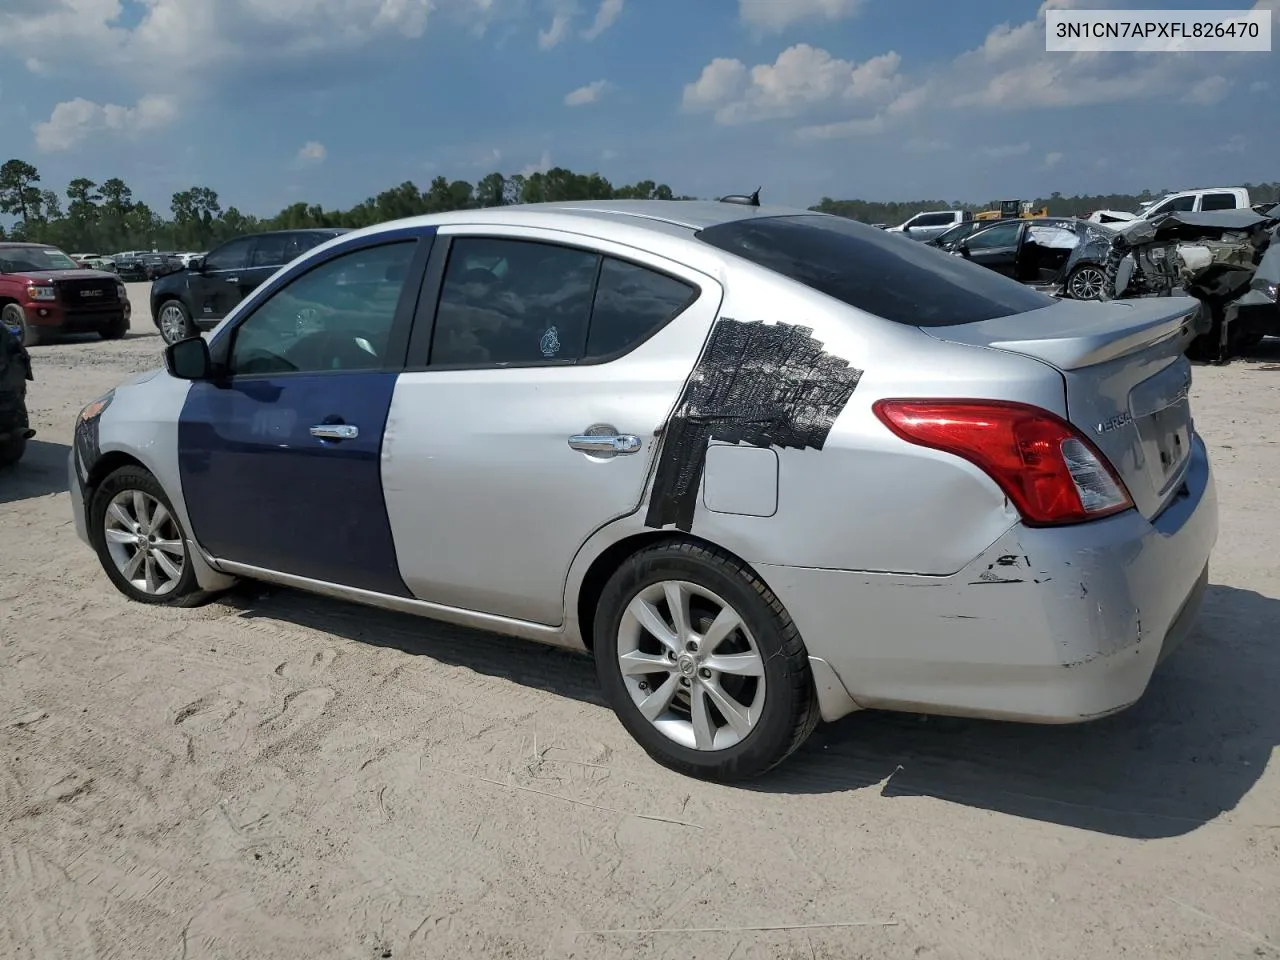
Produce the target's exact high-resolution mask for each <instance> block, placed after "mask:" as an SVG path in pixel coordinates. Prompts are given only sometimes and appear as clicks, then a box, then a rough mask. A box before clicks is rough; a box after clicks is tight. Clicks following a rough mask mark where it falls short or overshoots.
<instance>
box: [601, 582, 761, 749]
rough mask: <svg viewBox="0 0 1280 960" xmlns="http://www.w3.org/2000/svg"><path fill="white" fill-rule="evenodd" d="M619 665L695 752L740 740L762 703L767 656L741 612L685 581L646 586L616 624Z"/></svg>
mask: <svg viewBox="0 0 1280 960" xmlns="http://www.w3.org/2000/svg"><path fill="white" fill-rule="evenodd" d="M618 666H619V668H620V670H621V673H622V679H623V683H624V685H625V686H626V689H627V692H628V693H629V694H630V695H631V699H632V701H633V702H634V703H635V705H636V707H637V708H639V710H640V713H641V715H642V716H644V718H645V719H646V720H648V722H649V723H651V724H652V725H653V727H654V728H655V729H656V730H658V731H659V732H661V733H662V734H663V735H664V736H666V737H667V738H668V739H670V740H672V741H674V742H676V743H678V744H680V745H681V746H684V747H687V748H689V749H694V750H705V751H713V750H724V749H726V748H728V747H732V746H734V745H735V744H738V743H741V742H742V741H743V740H744V739H746V737H747V736H748V735H749V734H750V733H751V732H752V730H754V729H755V727H756V724H757V723H759V721H760V717H761V714H762V712H763V709H764V702H765V671H764V659H763V657H762V656H761V654H760V649H759V647H758V646H757V644H756V641H755V638H754V637H752V635H751V631H750V630H748V629H747V626H746V624H745V623H744V622H743V620H742V617H741V616H740V615H739V614H738V612H737V611H736V610H734V609H733V607H732V606H731V605H730V604H729V603H728V602H727V601H725V600H724V599H722V598H721V597H719V596H718V595H716V594H715V593H714V592H712V591H710V590H708V589H707V588H705V587H702V586H699V585H698V584H695V583H690V582H688V581H684V580H665V581H661V582H659V583H655V584H651V585H650V586H648V587H645V588H644V589H643V590H641V591H640V592H639V593H638V594H636V596H635V597H634V598H633V599H632V600H631V602H630V603H629V604H628V605H627V607H626V610H625V612H624V613H623V616H622V622H621V623H620V624H619V628H618Z"/></svg>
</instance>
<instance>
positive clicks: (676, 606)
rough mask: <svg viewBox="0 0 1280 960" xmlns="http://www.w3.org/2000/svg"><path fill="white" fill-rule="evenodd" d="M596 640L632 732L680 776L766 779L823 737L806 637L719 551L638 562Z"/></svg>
mask: <svg viewBox="0 0 1280 960" xmlns="http://www.w3.org/2000/svg"><path fill="white" fill-rule="evenodd" d="M594 636H595V637H596V638H597V639H596V648H595V657H596V669H597V673H598V674H599V677H600V683H601V685H602V687H603V688H604V692H605V695H606V697H607V698H608V700H609V703H610V705H611V706H612V707H613V709H614V711H615V713H617V715H618V718H619V720H621V722H622V725H623V726H624V727H626V728H627V730H628V732H629V733H630V734H631V735H632V736H633V737H635V739H636V740H637V741H638V742H639V743H640V745H641V746H642V747H643V748H644V749H645V751H646V752H647V753H648V754H649V756H650V757H652V758H653V759H654V760H656V761H657V762H658V763H661V764H663V765H664V766H667V767H670V768H671V769H673V770H676V771H679V772H680V773H684V774H688V775H690V776H695V777H703V778H706V779H710V780H723V781H729V780H741V779H746V778H749V777H753V776H757V775H759V774H762V773H764V772H765V771H767V770H769V769H770V768H772V767H774V766H776V765H777V764H779V763H781V762H782V761H783V760H784V759H786V757H787V756H789V755H790V754H791V753H792V752H793V751H794V750H795V749H796V748H797V747H799V746H800V745H801V744H802V743H804V741H805V740H806V739H807V738H808V736H809V734H810V733H812V732H813V729H814V727H815V726H817V722H818V705H817V697H816V694H815V691H814V686H813V678H812V675H811V673H810V671H809V660H808V655H807V654H806V652H805V648H804V643H803V642H802V641H801V639H800V634H799V631H798V630H797V629H796V626H795V624H794V623H792V622H791V618H790V616H788V614H787V611H786V609H785V608H784V607H783V606H782V603H781V602H780V601H779V600H778V598H777V597H775V596H774V595H773V593H772V592H770V590H769V588H768V587H767V586H765V585H764V583H762V582H761V581H760V579H759V578H758V577H756V575H755V574H754V573H752V572H751V570H749V569H748V568H747V567H746V566H745V565H743V564H742V563H741V562H740V561H738V560H736V559H734V558H733V557H731V556H729V555H728V554H725V553H723V552H721V551H719V550H715V549H713V548H709V547H704V546H701V545H698V544H693V543H682V542H669V543H663V544H659V545H657V546H653V547H649V548H647V549H644V550H641V551H640V552H639V553H637V554H635V555H634V556H632V557H631V558H630V559H628V560H627V561H626V562H625V563H624V564H623V565H622V567H621V568H620V569H619V570H618V571H617V572H616V573H615V574H614V575H613V577H612V578H610V580H609V582H608V584H607V585H606V586H605V589H604V592H603V594H602V595H601V598H600V604H599V606H598V608H597V611H596V619H595V632H594Z"/></svg>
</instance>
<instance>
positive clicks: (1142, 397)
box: [69, 198, 1218, 779]
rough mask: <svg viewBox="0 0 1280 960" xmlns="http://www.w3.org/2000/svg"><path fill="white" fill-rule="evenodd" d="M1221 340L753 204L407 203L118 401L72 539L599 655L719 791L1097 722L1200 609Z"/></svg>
mask: <svg viewBox="0 0 1280 960" xmlns="http://www.w3.org/2000/svg"><path fill="white" fill-rule="evenodd" d="M753 200H754V198H753ZM1199 324H1200V319H1199V311H1198V303H1197V302H1196V301H1194V300H1192V299H1189V298H1159V299H1150V300H1127V301H1123V302H1109V303H1080V302H1075V301H1069V300H1064V301H1058V300H1055V299H1052V298H1050V297H1047V296H1044V295H1042V294H1040V293H1038V292H1036V291H1034V290H1032V289H1030V288H1028V287H1024V286H1023V285H1021V284H1019V283H1017V282H1016V281H1014V280H1011V279H1009V278H1006V277H1002V276H999V275H997V274H995V273H993V272H992V271H990V270H986V269H984V268H982V267H979V266H975V265H974V264H971V263H967V262H965V261H964V260H963V259H962V258H960V257H952V256H949V255H947V254H946V253H943V252H941V251H939V250H936V249H933V248H930V247H929V246H928V245H926V244H916V243H903V242H902V240H901V238H900V237H895V236H892V235H889V234H886V233H884V232H883V231H881V230H877V229H875V228H873V227H870V226H866V225H863V224H859V223H855V222H853V221H850V220H845V219H842V218H838V217H834V216H823V215H820V214H814V213H810V212H806V211H798V210H791V209H787V208H778V207H765V206H760V205H759V204H758V203H756V202H749V203H743V202H723V201H722V202H690V201H686V202H680V203H672V202H662V201H629V202H628V201H623V202H601V203H591V202H582V203H564V204H544V205H529V206H517V207H502V208H495V209H490V210H468V211H461V212H456V213H449V214H440V215H432V216H426V217H419V218H414V219H410V220H401V221H396V222H393V223H386V224H381V225H379V226H375V227H371V228H368V229H364V230H360V231H356V232H352V233H348V234H345V235H343V236H340V237H335V238H334V239H332V240H329V241H327V242H326V243H324V244H323V245H321V246H318V247H316V248H314V249H312V250H311V251H309V252H307V253H305V254H304V255H302V256H301V257H299V258H298V259H297V260H295V261H293V262H292V263H290V264H289V265H287V266H286V267H284V268H282V269H281V270H279V271H277V272H276V273H275V274H274V275H273V276H272V277H271V278H270V279H268V280H267V281H266V282H265V283H263V284H262V285H261V286H260V287H258V288H257V289H256V290H255V291H253V293H251V294H250V295H249V296H248V297H247V298H246V299H245V300H244V301H243V302H241V303H240V304H239V305H238V306H236V307H235V308H234V309H233V310H232V311H231V313H230V314H229V315H228V316H227V317H226V319H225V320H223V321H222V322H221V323H220V324H219V325H218V326H217V327H216V328H215V329H214V330H213V332H212V333H211V334H210V335H209V336H208V338H207V339H206V338H202V337H193V338H191V339H186V340H182V341H179V342H178V343H175V344H171V345H170V346H168V347H167V348H166V352H165V366H164V368H163V369H159V370H154V371H151V372H148V373H144V374H142V375H140V376H136V377H134V378H133V379H132V380H130V381H128V382H126V383H125V384H123V385H121V386H119V387H117V388H116V389H115V390H113V391H112V392H110V393H108V394H107V395H105V396H103V397H101V398H99V399H98V400H96V401H94V402H93V403H91V404H89V406H87V407H86V408H85V409H84V410H83V411H82V412H81V413H80V415H79V419H78V422H77V425H76V433H75V443H74V449H73V451H72V453H71V455H70V463H69V468H70V482H71V489H72V494H73V495H72V501H73V504H74V511H75V523H76V526H77V528H78V530H79V533H80V536H81V537H82V539H84V540H85V541H86V542H87V543H88V544H90V545H91V546H92V547H93V548H94V549H95V550H96V551H97V554H98V556H99V557H100V559H101V562H102V566H103V568H104V570H105V571H106V574H107V576H108V577H109V578H110V579H111V581H112V582H113V583H114V584H115V585H116V587H117V588H118V589H119V590H120V591H122V592H123V593H124V594H125V595H126V596H128V597H130V598H132V599H133V600H136V601H138V602H141V603H152V604H169V605H174V606H186V605H192V604H196V603H199V602H201V601H202V600H204V599H206V598H208V597H210V596H211V595H213V594H215V593H216V592H217V591H220V590H223V589H225V588H227V587H229V586H231V585H232V584H233V582H235V580H236V579H238V578H246V579H259V580H266V581H274V582H276V583H280V584H285V585H288V586H292V587H297V588H300V589H303V590H311V591H315V592H317V593H322V594H327V595H329V596H332V597H338V598H342V599H346V600H351V601H355V602H358V603H364V604H371V605H375V606H381V607H387V608H391V609H394V610H401V611H408V612H410V613H417V614H421V615H423V616H426V617H430V618H435V619H439V620H444V621H450V622H453V623H459V624H466V625H470V626H473V627H481V628H486V629H490V630H496V631H499V632H501V633H506V634H510V635H513V636H517V637H522V638H526V639H529V640H538V641H544V642H547V643H551V644H557V645H561V646H565V647H569V648H573V649H579V650H585V651H589V652H590V653H591V654H592V655H594V658H595V662H596V666H597V670H598V673H599V679H600V683H601V685H602V687H603V689H604V693H605V695H606V697H607V698H608V701H609V703H610V704H611V705H612V707H613V709H614V710H615V711H616V713H617V715H618V718H619V719H620V721H621V722H622V724H623V725H624V726H625V727H626V728H627V730H629V731H630V733H631V734H632V735H633V736H634V737H635V738H636V740H638V741H639V743H640V744H641V745H642V746H643V747H644V749H645V750H646V751H648V752H649V754H650V755H652V756H653V757H654V758H655V759H656V760H657V761H659V762H661V763H663V764H666V765H668V766H670V767H672V768H674V769H676V770H680V771H683V772H685V773H688V774H692V775H696V776H703V777H708V778H716V779H735V778H742V777H747V776H751V775H755V774H759V773H761V772H762V771H764V770H767V769H768V768H770V767H772V766H774V765H775V764H777V763H778V762H780V761H781V760H782V759H783V758H785V757H786V756H787V755H788V754H790V753H791V752H792V751H793V750H795V749H796V748H797V747H798V746H799V745H800V744H801V743H802V742H803V741H804V740H805V738H806V737H807V736H808V734H809V733H810V732H811V731H812V730H813V728H814V727H815V725H816V724H817V722H818V720H819V719H824V720H835V719H836V718H838V717H841V716H843V715H845V714H847V713H849V712H851V711H853V710H856V709H858V708H864V707H876V708H888V709H893V710H907V711H916V712H922V713H937V714H959V715H970V716H979V717H993V718H1005V719H1011V720H1021V721H1032V722H1043V723H1070V722H1075V721H1081V720H1087V719H1090V718H1093V717H1100V716H1103V715H1106V714H1109V713H1113V712H1115V711H1117V710H1121V709H1122V708H1124V707H1126V706H1127V705H1129V704H1131V703H1133V702H1134V701H1135V700H1137V699H1138V698H1139V697H1140V696H1142V694H1143V691H1144V690H1145V688H1146V687H1147V684H1148V681H1149V680H1150V678H1151V676H1152V671H1153V669H1154V668H1155V667H1156V664H1157V662H1158V661H1159V660H1160V659H1161V658H1162V657H1163V656H1164V655H1165V654H1166V653H1167V652H1168V651H1169V650H1170V649H1172V648H1173V646H1174V645H1175V644H1176V643H1177V642H1178V641H1179V640H1180V639H1181V638H1182V637H1183V636H1184V635H1185V634H1186V633H1187V631H1188V630H1189V629H1190V627H1191V624H1192V622H1193V621H1194V619H1195V617H1196V614H1197V611H1198V610H1199V608H1200V605H1201V600H1202V597H1203V594H1204V590H1205V584H1206V582H1207V578H1208V562H1209V555H1210V552H1211V549H1212V548H1213V546H1214V542H1215V539H1216V536H1217V522H1218V519H1217V502H1216V495H1215V492H1214V484H1213V480H1212V477H1211V473H1210V467H1209V460H1208V457H1207V455H1206V451H1205V446H1204V444H1203V442H1202V441H1201V439H1200V437H1199V436H1198V435H1197V434H1196V432H1195V429H1194V425H1193V422H1192V417H1191V411H1190V407H1189V403H1188V388H1189V385H1190V379H1191V372H1190V367H1189V366H1188V364H1187V361H1186V359H1185V358H1184V356H1183V352H1182V351H1183V349H1184V347H1185V345H1186V343H1187V341H1188V340H1189V339H1190V338H1191V337H1193V336H1194V335H1195V334H1196V332H1197V330H1198V327H1199Z"/></svg>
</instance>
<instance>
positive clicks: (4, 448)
mask: <svg viewBox="0 0 1280 960" xmlns="http://www.w3.org/2000/svg"><path fill="white" fill-rule="evenodd" d="M26 452H27V438H26V437H24V436H22V435H21V434H16V435H14V436H12V437H10V438H9V439H8V440H0V470H5V469H7V468H9V467H12V466H13V465H14V464H15V463H17V462H18V461H19V460H21V459H22V455H23V454H24V453H26Z"/></svg>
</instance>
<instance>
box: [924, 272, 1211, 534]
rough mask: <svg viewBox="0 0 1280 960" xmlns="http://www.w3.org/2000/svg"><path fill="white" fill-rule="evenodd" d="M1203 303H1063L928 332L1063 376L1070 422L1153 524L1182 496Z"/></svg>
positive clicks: (1155, 299) (1167, 299)
mask: <svg viewBox="0 0 1280 960" xmlns="http://www.w3.org/2000/svg"><path fill="white" fill-rule="evenodd" d="M1201 322H1202V321H1201V314H1200V303H1199V301H1197V300H1195V299H1192V298H1191V297H1153V298H1149V299H1135V300H1112V301H1108V302H1104V303H1091V302H1083V301H1078V300H1060V301H1058V302H1057V303H1055V304H1054V305H1052V306H1049V307H1045V308H1043V309H1041V310H1034V311H1031V312H1030V313H1021V314H1015V315H1013V316H1009V317H997V318H995V319H993V320H985V321H982V322H980V323H969V324H962V325H958V326H950V327H927V328H921V329H922V330H924V332H925V333H927V334H929V335H930V336H932V337H935V338H936V339H939V340H947V341H950V342H953V343H963V344H967V345H970V346H978V347H987V348H990V349H993V350H1004V351H1008V352H1011V353H1018V354H1022V355H1024V356H1029V357H1033V358H1035V359H1037V360H1040V361H1042V362H1044V363H1046V364H1048V365H1050V366H1052V367H1054V368H1055V369H1056V370H1057V371H1058V372H1059V373H1060V374H1061V375H1062V379H1063V382H1064V386H1065V390H1066V405H1067V418H1068V419H1069V420H1070V421H1071V422H1072V423H1073V424H1074V425H1075V426H1076V427H1078V428H1079V429H1080V431H1081V432H1082V433H1083V434H1084V435H1085V436H1086V437H1088V438H1089V440H1090V441H1091V442H1093V443H1094V444H1095V445H1096V446H1097V447H1098V449H1099V450H1101V451H1102V452H1103V453H1104V454H1105V455H1106V457H1107V459H1108V460H1110V461H1111V465H1112V466H1113V467H1114V468H1115V470H1116V472H1117V473H1118V474H1119V475H1120V477H1121V479H1122V480H1123V481H1124V483H1125V486H1126V487H1127V488H1128V490H1129V495H1130V496H1131V497H1133V502H1134V506H1136V507H1137V508H1138V510H1139V511H1140V512H1141V513H1142V514H1143V516H1145V517H1147V518H1148V519H1150V518H1151V517H1154V516H1155V515H1156V514H1157V513H1159V512H1160V510H1161V509H1162V508H1163V507H1164V506H1165V504H1167V503H1168V502H1169V501H1170V500H1171V499H1173V497H1174V496H1175V495H1176V493H1177V492H1178V489H1179V488H1180V487H1181V485H1182V481H1183V476H1184V474H1185V473H1186V468H1187V462H1188V459H1189V457H1190V453H1191V437H1192V436H1193V434H1194V431H1195V426H1194V423H1193V421H1192V417H1191V405H1190V401H1189V399H1188V392H1189V390H1190V387H1191V364H1190V363H1189V362H1188V361H1187V358H1186V356H1185V355H1184V354H1183V351H1184V350H1185V349H1186V347H1187V344H1188V343H1190V341H1191V340H1192V338H1194V337H1195V336H1196V335H1197V334H1199V333H1202V332H1203V331H1202V330H1200V329H1199V324H1200V323H1201Z"/></svg>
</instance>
